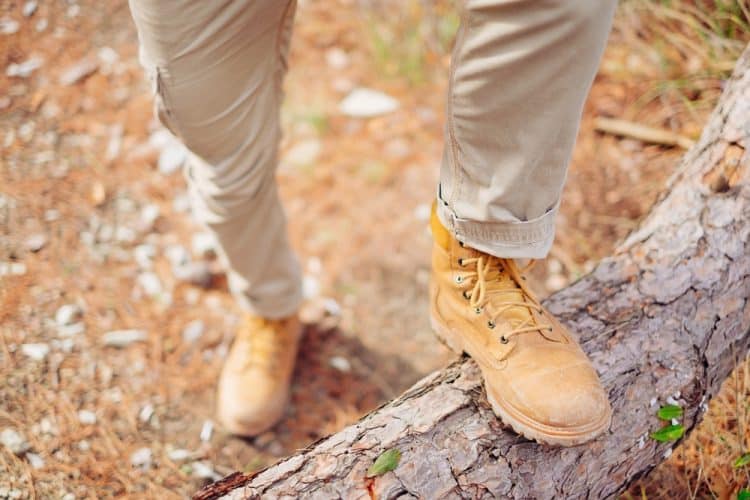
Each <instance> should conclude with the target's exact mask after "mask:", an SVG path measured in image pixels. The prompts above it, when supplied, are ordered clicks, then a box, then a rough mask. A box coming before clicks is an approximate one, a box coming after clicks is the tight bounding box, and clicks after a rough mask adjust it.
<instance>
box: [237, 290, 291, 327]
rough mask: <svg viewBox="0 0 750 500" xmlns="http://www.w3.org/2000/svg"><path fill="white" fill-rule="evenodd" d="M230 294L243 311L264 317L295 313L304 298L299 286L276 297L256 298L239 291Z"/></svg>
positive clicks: (269, 317)
mask: <svg viewBox="0 0 750 500" xmlns="http://www.w3.org/2000/svg"><path fill="white" fill-rule="evenodd" d="M232 296H233V297H234V298H235V300H236V301H237V303H238V304H239V306H240V307H241V308H242V309H243V310H244V311H247V312H249V313H250V314H255V315H257V316H260V317H262V318H266V319H281V318H286V317H289V316H291V315H293V314H296V313H297V312H299V309H300V307H301V306H302V301H303V300H304V296H303V294H302V287H301V286H300V287H299V289H298V290H297V291H296V292H295V293H293V294H287V295H284V296H283V297H280V298H276V299H274V298H270V297H264V298H263V299H262V300H256V299H253V298H251V297H248V296H247V295H246V294H244V293H241V292H232Z"/></svg>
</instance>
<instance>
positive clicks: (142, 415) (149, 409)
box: [138, 403, 154, 424]
mask: <svg viewBox="0 0 750 500" xmlns="http://www.w3.org/2000/svg"><path fill="white" fill-rule="evenodd" d="M153 415H154V405H152V404H151V403H146V404H145V405H144V406H143V408H141V411H140V412H139V413H138V419H139V420H140V421H141V422H143V423H144V424H145V423H146V422H148V421H149V420H151V417H152V416H153Z"/></svg>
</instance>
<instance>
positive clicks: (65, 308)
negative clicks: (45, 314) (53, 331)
mask: <svg viewBox="0 0 750 500" xmlns="http://www.w3.org/2000/svg"><path fill="white" fill-rule="evenodd" d="M81 317H83V309H81V306H79V305H78V304H65V305H62V306H60V307H59V308H58V309H57V312H55V323H57V325H58V326H68V325H72V324H73V323H75V322H76V321H78V320H79V319H81Z"/></svg>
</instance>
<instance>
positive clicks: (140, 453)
mask: <svg viewBox="0 0 750 500" xmlns="http://www.w3.org/2000/svg"><path fill="white" fill-rule="evenodd" d="M151 455H152V454H151V448H139V449H138V450H136V451H134V452H133V454H132V455H130V463H131V464H132V465H133V467H140V468H141V469H144V470H145V469H149V468H151Z"/></svg>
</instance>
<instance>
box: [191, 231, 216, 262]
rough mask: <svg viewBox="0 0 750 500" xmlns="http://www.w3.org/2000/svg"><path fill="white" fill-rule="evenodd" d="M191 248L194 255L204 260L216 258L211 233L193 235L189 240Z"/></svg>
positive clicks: (213, 238) (214, 240)
mask: <svg viewBox="0 0 750 500" xmlns="http://www.w3.org/2000/svg"><path fill="white" fill-rule="evenodd" d="M191 246H192V249H193V253H194V254H195V255H198V256H200V257H205V258H213V257H215V256H216V247H217V243H216V238H215V237H214V235H213V234H211V233H195V234H194V235H193V237H192V239H191Z"/></svg>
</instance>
